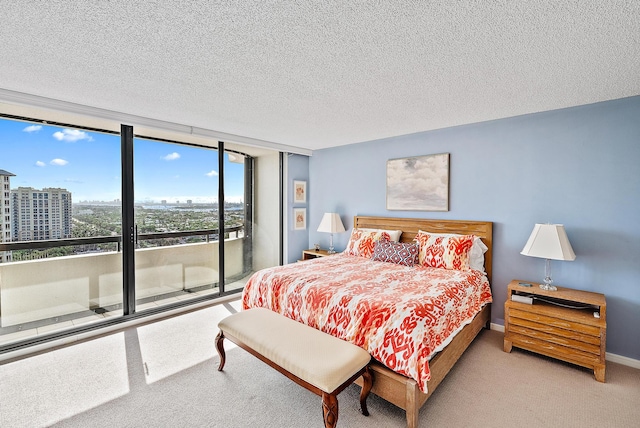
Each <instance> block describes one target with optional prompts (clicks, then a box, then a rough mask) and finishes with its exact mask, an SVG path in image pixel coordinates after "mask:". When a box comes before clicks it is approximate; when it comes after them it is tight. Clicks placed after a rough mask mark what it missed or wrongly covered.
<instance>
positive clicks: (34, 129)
mask: <svg viewBox="0 0 640 428" xmlns="http://www.w3.org/2000/svg"><path fill="white" fill-rule="evenodd" d="M41 129H42V126H40V125H29V126H27V127H26V128H24V129H23V131H24V132H38V131H39V130H41Z"/></svg>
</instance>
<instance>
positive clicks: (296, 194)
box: [293, 180, 307, 204]
mask: <svg viewBox="0 0 640 428" xmlns="http://www.w3.org/2000/svg"><path fill="white" fill-rule="evenodd" d="M293 202H294V203H296V204H304V203H306V202H307V182H306V181H298V180H295V181H294V182H293Z"/></svg>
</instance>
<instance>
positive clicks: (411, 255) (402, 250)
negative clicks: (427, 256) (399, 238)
mask: <svg viewBox="0 0 640 428" xmlns="http://www.w3.org/2000/svg"><path fill="white" fill-rule="evenodd" d="M371 259H372V260H375V261H378V262H387V263H395V264H398V265H403V266H413V265H415V264H416V263H417V262H418V245H417V244H415V243H402V242H390V241H388V240H382V239H380V240H379V241H378V242H376V244H375V248H374V249H373V257H371Z"/></svg>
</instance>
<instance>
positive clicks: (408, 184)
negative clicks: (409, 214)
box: [386, 153, 449, 211]
mask: <svg viewBox="0 0 640 428" xmlns="http://www.w3.org/2000/svg"><path fill="white" fill-rule="evenodd" d="M386 199H387V201H386V202H387V210H403V211H449V153H439V154H434V155H425V156H412V157H406V158H399V159H389V160H388V161H387V198H386Z"/></svg>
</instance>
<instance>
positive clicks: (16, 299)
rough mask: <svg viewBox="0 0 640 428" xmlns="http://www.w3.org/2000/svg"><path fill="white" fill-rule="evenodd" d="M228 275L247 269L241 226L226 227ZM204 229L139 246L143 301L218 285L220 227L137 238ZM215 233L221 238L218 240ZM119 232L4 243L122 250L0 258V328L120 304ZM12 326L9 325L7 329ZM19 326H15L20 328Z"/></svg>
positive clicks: (9, 247) (5, 246)
mask: <svg viewBox="0 0 640 428" xmlns="http://www.w3.org/2000/svg"><path fill="white" fill-rule="evenodd" d="M227 232H230V233H229V235H230V237H229V238H227V239H225V241H224V243H225V276H226V277H227V278H235V277H242V276H244V275H245V274H246V273H247V272H248V271H249V270H250V269H251V267H250V266H245V265H244V252H245V248H244V247H245V242H246V241H245V239H244V236H243V233H242V232H243V226H234V227H228V228H227V227H226V228H225V234H226V233H227ZM190 236H203V237H206V239H205V238H203V239H202V242H196V243H186V244H185V243H181V244H178V245H165V246H157V247H150V248H139V249H137V250H136V255H135V265H136V299H137V301H138V303H140V302H143V301H147V302H148V301H150V300H155V299H162V298H163V297H166V296H175V295H178V294H181V293H185V294H186V293H192V292H193V291H197V290H202V289H212V288H215V287H217V285H218V284H217V283H218V248H219V247H218V244H219V241H218V240H217V237H218V230H217V229H206V230H195V231H181V232H166V233H146V234H139V235H138V237H137V239H138V241H148V240H157V239H165V238H167V239H169V238H184V237H190ZM212 238H215V240H214V239H212ZM120 242H121V237H120V236H102V237H93V238H72V239H56V240H48V241H28V242H11V243H2V244H0V251H16V250H25V249H27V250H28V249H41V248H55V247H62V246H77V245H93V244H104V243H115V244H116V245H117V250H115V251H104V252H92V253H84V254H75V255H69V256H60V257H49V258H42V259H37V260H25V261H13V262H8V263H0V327H2V330H4V331H9V330H13V329H21V328H22V326H25V325H27V326H28V325H33V324H34V323H36V324H42V323H47V322H56V321H58V320H59V319H61V318H64V319H68V318H69V317H72V316H75V315H74V314H77V316H87V314H90V313H104V312H107V311H109V310H112V309H113V308H118V307H121V304H122V288H123V287H122V253H121V252H120ZM7 328H9V330H7ZM16 331H17V330H16Z"/></svg>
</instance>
